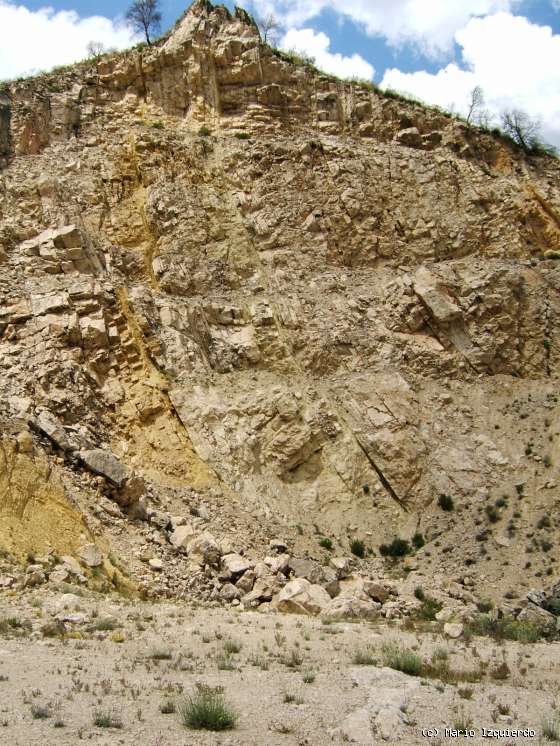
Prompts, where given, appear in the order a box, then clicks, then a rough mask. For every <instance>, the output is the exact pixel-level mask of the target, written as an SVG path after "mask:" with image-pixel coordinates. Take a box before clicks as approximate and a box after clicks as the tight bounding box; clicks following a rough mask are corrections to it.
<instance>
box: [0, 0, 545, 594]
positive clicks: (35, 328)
mask: <svg viewBox="0 0 560 746" xmlns="http://www.w3.org/2000/svg"><path fill="white" fill-rule="evenodd" d="M201 127H204V128H205V129H201ZM2 159H3V160H2ZM0 163H2V164H3V169H2V171H0V186H1V189H0V262H1V263H2V273H1V274H0V297H1V298H2V304H1V306H2V307H1V309H0V334H1V337H0V356H1V359H2V368H1V370H0V377H1V381H2V389H3V392H4V397H3V400H2V403H1V405H0V406H1V411H0V414H1V416H2V422H3V423H6V427H7V428H12V429H13V423H14V422H15V421H16V420H17V422H23V423H29V425H28V426H29V427H31V428H32V430H33V432H34V433H35V432H39V433H40V434H41V435H42V436H45V437H46V438H47V439H48V441H49V443H50V447H52V448H53V449H54V450H55V452H56V454H57V458H58V459H59V461H58V463H57V469H59V470H61V471H62V472H64V473H65V474H67V476H68V479H71V477H72V474H74V475H76V474H77V475H82V474H83V473H84V470H85V471H87V472H88V476H87V477H85V478H86V480H89V481H88V482H87V483H88V485H89V484H91V485H96V488H97V490H98V494H99V495H100V496H101V495H103V494H104V495H105V496H110V497H112V498H114V499H116V500H117V501H118V502H119V503H120V504H121V506H122V507H123V508H124V509H125V510H128V511H130V516H131V518H138V517H142V518H144V519H145V518H146V517H148V518H150V520H153V521H154V525H156V528H155V529H154V532H155V533H152V534H149V536H150V540H152V541H154V542H155V544H156V545H159V544H160V541H164V542H168V539H161V537H160V538H159V539H158V538H157V536H160V534H159V533H157V532H158V531H161V530H167V527H166V526H163V525H162V526H160V525H158V524H157V521H159V520H160V518H161V513H160V512H158V511H160V509H161V507H162V505H163V507H166V508H167V507H168V509H169V511H173V510H174V511H175V513H173V512H170V513H169V515H177V514H178V513H182V512H184V510H181V499H187V497H188V495H190V494H191V492H192V491H193V490H194V491H195V493H196V494H197V495H199V496H201V497H202V498H203V499H204V500H207V501H208V503H209V504H210V505H211V508H210V517H209V520H210V521H211V522H212V521H214V520H216V521H217V522H218V524H219V525H220V526H221V528H222V529H223V530H224V532H226V533H227V531H228V525H226V519H225V516H226V515H227V521H230V516H233V515H235V514H241V515H242V516H243V518H242V523H243V526H242V527H241V528H240V529H239V530H242V531H247V532H249V531H253V530H254V531H255V534H258V531H259V526H258V525H257V526H253V524H254V522H255V520H257V521H259V520H263V521H270V522H271V523H270V526H272V525H273V524H276V525H277V526H282V527H284V529H283V530H285V531H290V532H294V531H295V526H296V525H297V526H299V529H298V531H299V533H298V534H297V536H300V537H301V539H297V536H296V534H295V533H294V541H296V542H300V545H301V553H302V554H303V553H305V552H307V551H310V552H311V553H313V552H315V553H316V552H317V549H316V543H317V535H319V536H320V535H328V536H333V537H334V539H335V540H336V541H337V542H338V543H339V545H340V546H341V548H342V550H343V551H344V552H347V551H348V542H349V539H350V538H352V537H354V536H357V537H359V538H363V539H365V541H366V543H367V544H368V545H370V546H371V547H372V548H373V549H375V550H376V551H377V547H378V546H379V545H380V544H381V543H382V542H386V541H390V540H391V539H392V538H393V537H394V536H395V535H402V536H404V537H405V538H408V539H410V538H412V536H413V534H414V533H416V532H420V533H422V534H423V536H424V538H425V539H426V541H427V542H428V543H427V546H426V548H425V549H422V550H421V551H420V552H419V554H418V555H417V557H416V558H415V560H414V561H415V562H417V563H418V564H419V565H421V566H422V568H425V569H426V571H427V572H429V571H431V570H433V569H437V570H440V569H441V568H442V567H444V568H445V570H446V572H447V573H450V574H453V573H459V572H462V571H463V568H464V563H465V562H467V563H468V564H469V565H472V564H474V563H476V562H483V563H485V564H484V565H483V567H485V566H486V564H487V567H488V570H487V571H486V570H484V571H483V572H482V573H481V575H484V574H485V572H487V573H488V577H487V578H486V580H484V579H481V583H482V585H483V586H484V585H488V583H494V584H495V589H496V591H497V590H498V589H502V590H503V589H505V588H506V587H507V586H508V585H509V584H511V583H517V582H519V583H521V584H523V583H526V584H530V583H532V581H533V579H532V578H531V577H530V575H529V576H528V575H527V573H526V569H527V568H525V564H526V562H527V558H526V557H525V555H524V542H523V539H522V535H523V531H524V530H525V528H528V527H529V526H530V525H532V524H534V522H535V520H534V518H535V516H541V514H543V513H546V512H548V511H550V510H551V508H552V506H553V505H554V504H555V500H556V499H557V496H556V488H555V487H546V484H553V485H555V484H556V482H555V480H556V478H557V469H556V466H555V456H556V454H557V451H558V449H557V445H556V433H557V431H558V408H557V398H556V376H557V372H558V354H559V353H558V350H559V349H560V347H559V344H558V336H559V333H558V329H559V326H558V321H557V314H558V307H559V301H558V294H559V291H560V274H559V272H560V270H559V265H558V264H557V262H556V261H555V260H554V256H555V252H556V251H558V250H560V217H559V216H560V190H559V186H558V185H559V182H558V177H559V167H558V163H557V162H556V161H554V160H553V159H549V158H538V159H536V158H526V157H525V156H523V155H522V154H520V153H519V152H516V151H515V150H514V149H512V148H511V147H510V146H508V145H507V144H505V143H504V142H502V141H501V140H499V139H497V138H495V137H493V136H491V135H488V134H484V133H482V132H479V131H477V130H474V129H470V128H468V127H466V126H465V125H463V124H461V123H459V122H457V121H456V120H453V119H451V118H449V117H446V116H444V115H443V114H442V113H441V112H437V111H435V110H429V109H422V108H421V107H419V106H414V105H412V104H407V103H404V102H402V101H398V100H393V99H390V98H386V97H384V96H382V95H380V94H379V93H376V92H374V91H369V90H367V89H364V88H363V87H360V86H357V85H354V84H350V83H344V82H341V81H337V80H334V79H332V78H329V77H328V76H325V75H321V74H319V73H316V72H314V71H313V70H311V69H310V68H307V67H303V66H297V65H294V64H291V63H290V62H288V61H287V60H285V59H283V58H282V57H281V56H278V55H277V54H276V53H274V52H273V51H272V50H270V49H269V48H268V47H266V46H265V45H263V44H262V43H261V42H260V40H259V37H258V32H257V31H256V29H255V27H254V25H253V24H252V22H251V20H250V19H249V17H248V16H247V15H246V14H244V13H243V12H241V11H237V12H236V13H235V14H234V15H230V14H228V13H227V11H226V10H225V9H223V8H212V6H211V5H210V4H209V3H207V2H196V3H195V4H194V5H193V6H192V8H191V9H190V10H189V11H188V13H187V14H186V15H185V16H184V17H183V18H182V19H181V20H180V21H179V22H178V24H177V25H176V27H175V29H174V30H173V31H172V33H171V34H170V35H169V36H168V37H167V38H166V39H165V40H164V41H163V42H161V43H160V44H158V45H156V46H154V47H153V48H151V49H140V50H132V51H130V52H128V53H125V54H123V55H110V56H108V57H105V58H103V59H102V60H100V61H98V62H97V63H91V64H87V65H81V66H76V67H74V68H72V69H70V70H68V71H66V72H61V73H60V74H59V75H58V76H56V75H51V76H45V77H39V78H36V79H30V80H27V81H23V82H18V83H13V84H10V85H8V86H7V87H6V88H5V89H3V92H2V93H1V94H0ZM14 206H15V209H14ZM10 423H12V424H10ZM25 427H26V426H22V428H23V430H24V431H25ZM37 428H38V430H37ZM530 444H532V445H530ZM43 446H44V447H45V448H46V444H45V443H44V442H43ZM545 457H546V459H545ZM536 459H540V460H536ZM90 472H93V473H94V474H95V475H97V476H96V477H95V478H94V477H93V476H92V475H91V474H90ZM80 478H81V477H80ZM94 479H98V480H100V481H97V482H95V481H92V480H94ZM130 480H132V481H130ZM129 483H130V484H129ZM521 484H523V485H524V487H523V490H524V494H525V495H526V496H527V500H526V501H525V502H522V501H519V504H517V503H515V500H517V498H518V497H519V494H518V492H517V491H516V489H517V488H516V485H521ZM127 487H128V488H129V489H128V491H127ZM189 490H190V491H191V492H189ZM84 494H85V493H84ZM87 494H88V495H90V493H89V492H88V493H87ZM91 494H93V493H91ZM439 494H449V495H453V498H454V500H455V504H456V505H457V507H458V508H460V511H461V512H460V516H459V514H458V513H456V514H453V515H451V514H449V515H448V514H445V513H444V512H443V511H441V509H439V508H438V506H437V503H436V498H437V496H438V495H439ZM502 494H507V495H509V505H508V506H506V508H504V509H503V510H501V513H500V516H501V521H502V522H501V523H500V524H499V525H495V524H490V525H489V526H487V527H485V525H482V524H483V523H484V524H485V521H486V518H485V508H486V505H487V503H488V501H490V502H492V501H494V500H495V499H496V498H498V497H499V496H500V495H502ZM181 496H183V497H181ZM88 499H89V498H88ZM99 499H101V497H100V498H99ZM167 501H169V505H166V502H167ZM219 501H221V502H219ZM86 503H87V500H84V506H82V507H83V509H84V510H87V508H86ZM488 504H489V503H488ZM227 506H230V507H229V508H228V507H227ZM117 511H118V508H117ZM228 511H229V512H228ZM514 513H518V514H519V515H518V516H514V515H513V514H514ZM117 515H119V513H118V512H117ZM158 516H159V517H158ZM255 516H260V518H255ZM220 520H222V523H221V524H220ZM166 521H167V519H165V520H164V523H165V522H166ZM508 521H509V524H508V523H507V522H508ZM101 523H102V524H103V526H104V528H101V526H99V527H98V528H99V530H102V531H105V530H107V531H110V521H109V522H108V524H104V523H103V521H101ZM229 525H230V526H231V525H232V524H231V522H230V524H229ZM267 525H269V524H267ZM512 525H513V526H514V528H513V529H512V528H511V526H512ZM156 529H157V530H156ZM127 530H129V531H130V532H134V531H135V530H137V529H136V528H134V524H131V525H129V527H128V529H127ZM235 530H237V529H232V530H231V533H234V532H235ZM267 530H268V529H267ZM483 531H486V534H485V535H484V537H483V539H479V541H478V542H477V541H476V535H477V534H478V535H480V534H482V533H483ZM516 532H517V533H516ZM195 533H196V536H194V535H193V536H194V538H191V535H190V534H189V532H188V530H183V531H181V527H178V528H177V527H176V528H175V530H174V533H173V536H174V537H175V538H172V540H171V541H172V544H173V545H174V546H175V547H176V548H178V549H180V550H182V549H183V548H184V549H185V550H186V552H187V555H188V546H189V542H192V541H195V539H196V541H198V539H199V537H200V535H201V534H203V531H197V532H195ZM276 533H281V531H280V530H279V529H277V530H276ZM247 535H248V534H247ZM251 535H252V534H251ZM220 538H221V537H220V536H216V540H217V541H219V540H220ZM268 538H269V537H267V536H263V540H264V543H266V540H267V539H268ZM123 541H124V540H123ZM518 545H519V551H517V550H515V551H511V552H509V553H508V558H509V559H508V561H509V563H510V564H509V569H508V571H507V573H505V574H504V572H503V567H502V564H501V563H502V562H503V561H504V557H505V550H508V549H509V548H511V547H517V546H518ZM127 546H128V545H127ZM487 546H488V548H486V547H487ZM194 549H196V551H194ZM233 549H235V547H234V548H233ZM444 550H445V551H444ZM481 550H484V551H481ZM122 551H123V552H124V551H128V550H127V549H126V547H125V546H124V544H123V548H122ZM231 553H235V552H230V554H231ZM193 554H196V555H197V556H198V557H199V564H200V563H201V564H202V566H203V565H204V564H205V562H206V561H207V560H208V564H209V565H212V564H214V565H216V563H217V560H218V553H217V549H216V547H215V546H214V545H213V544H212V543H211V542H209V540H206V541H202V542H200V543H199V544H197V546H196V548H195V547H194V545H193ZM226 554H227V553H226ZM210 555H212V556H210ZM488 556H489V557H490V560H488V559H486V557H488ZM550 556H552V555H550ZM152 559H158V558H152ZM159 559H161V558H159ZM178 561H179V560H178ZM543 563H544V564H546V558H544V560H543V559H540V564H538V567H537V566H535V567H534V568H533V570H532V571H531V572H541V573H542V572H543V571H544V569H545V567H544V564H543ZM541 565H543V566H542V567H541ZM158 568H159V565H158ZM164 568H165V564H164ZM152 569H155V568H152ZM158 571H159V569H158ZM302 577H303V576H302ZM162 582H163V581H162ZM267 582H268V581H266V582H265V581H263V583H262V585H263V588H264V589H269V588H270V587H271V586H270V583H268V585H267ZM309 582H311V583H312V585H313V584H314V581H313V579H311V581H309ZM231 585H234V586H235V584H231ZM276 590H277V589H275V590H274V592H276ZM267 592H268V591H267ZM229 593H230V595H232V594H233V595H232V599H231V600H234V597H236V596H237V594H236V593H235V592H233V591H231V589H230V590H229ZM236 600H239V599H237V598H236Z"/></svg>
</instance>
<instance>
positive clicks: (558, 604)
mask: <svg viewBox="0 0 560 746" xmlns="http://www.w3.org/2000/svg"><path fill="white" fill-rule="evenodd" d="M544 608H545V609H546V610H547V611H550V613H551V614H554V616H560V598H558V597H557V596H555V597H553V598H549V599H548V601H546V603H545V604H544Z"/></svg>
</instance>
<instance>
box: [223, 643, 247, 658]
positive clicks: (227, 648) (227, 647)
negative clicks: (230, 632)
mask: <svg viewBox="0 0 560 746" xmlns="http://www.w3.org/2000/svg"><path fill="white" fill-rule="evenodd" d="M242 647H243V646H242V644H241V643H240V642H238V641H237V640H224V652H225V653H227V654H228V655H233V654H234V653H239V651H240V650H241V648H242Z"/></svg>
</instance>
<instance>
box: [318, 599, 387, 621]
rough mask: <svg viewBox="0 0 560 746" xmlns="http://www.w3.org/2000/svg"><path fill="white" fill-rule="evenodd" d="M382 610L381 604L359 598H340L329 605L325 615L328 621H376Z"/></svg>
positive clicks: (324, 612)
mask: <svg viewBox="0 0 560 746" xmlns="http://www.w3.org/2000/svg"><path fill="white" fill-rule="evenodd" d="M380 608H381V604H380V603H376V602H375V601H370V600H367V601H366V600H365V599H364V598H359V597H358V596H339V597H338V598H333V599H332V600H331V601H330V602H329V603H328V604H327V606H326V608H325V609H324V611H323V615H324V616H325V617H326V618H327V619H375V618H376V617H377V616H378V612H379V609H380Z"/></svg>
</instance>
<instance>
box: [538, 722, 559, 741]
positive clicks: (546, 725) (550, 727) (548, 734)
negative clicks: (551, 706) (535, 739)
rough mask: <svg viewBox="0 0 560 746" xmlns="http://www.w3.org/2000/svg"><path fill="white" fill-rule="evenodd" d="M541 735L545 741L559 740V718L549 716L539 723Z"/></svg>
mask: <svg viewBox="0 0 560 746" xmlns="http://www.w3.org/2000/svg"><path fill="white" fill-rule="evenodd" d="M541 731H542V736H543V738H544V739H546V740H547V741H560V720H559V719H558V718H557V717H555V716H550V717H548V718H546V719H545V720H543V723H542V725H541Z"/></svg>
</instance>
